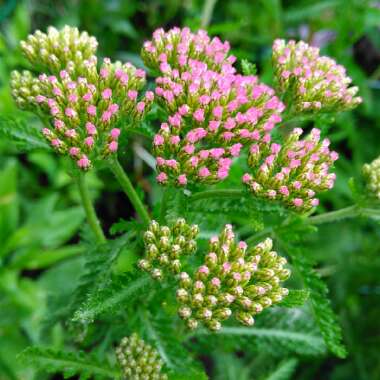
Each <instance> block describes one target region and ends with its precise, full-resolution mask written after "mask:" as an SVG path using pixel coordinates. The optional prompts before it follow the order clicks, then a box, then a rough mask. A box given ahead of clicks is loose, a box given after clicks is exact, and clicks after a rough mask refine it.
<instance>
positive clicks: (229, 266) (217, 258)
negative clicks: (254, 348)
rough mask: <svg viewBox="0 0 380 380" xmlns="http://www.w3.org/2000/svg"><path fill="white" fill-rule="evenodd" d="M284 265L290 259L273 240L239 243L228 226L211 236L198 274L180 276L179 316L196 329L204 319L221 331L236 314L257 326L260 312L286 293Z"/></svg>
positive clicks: (209, 325) (208, 324)
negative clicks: (274, 248) (274, 246)
mask: <svg viewBox="0 0 380 380" xmlns="http://www.w3.org/2000/svg"><path fill="white" fill-rule="evenodd" d="M284 264H286V260H285V261H284V260H283V258H282V257H280V256H278V255H277V254H276V253H275V252H274V251H272V241H271V239H266V240H265V241H263V242H261V243H259V244H257V245H256V246H255V247H251V248H249V247H247V244H246V243H245V242H236V241H235V235H234V232H233V229H232V226H231V225H226V226H225V228H224V230H223V231H222V232H221V234H220V235H219V236H218V237H213V238H211V239H210V243H209V253H208V254H206V255H205V263H204V264H203V265H201V266H200V267H199V268H198V270H196V272H195V273H194V274H193V276H190V275H189V274H187V273H186V272H183V273H181V274H180V284H181V288H179V289H178V291H177V300H178V302H179V304H180V305H181V306H180V308H179V310H178V314H179V316H180V317H181V318H182V319H185V320H187V326H188V327H190V328H192V329H194V328H195V327H196V326H198V325H199V324H200V323H203V324H204V325H205V326H206V327H207V328H209V329H210V330H213V331H215V330H218V329H220V327H221V322H222V321H223V320H226V319H228V318H229V317H230V316H231V315H234V316H235V318H236V319H237V320H238V321H239V322H241V323H243V324H245V325H248V326H251V325H252V324H253V321H254V320H253V316H254V315H256V314H258V313H260V312H261V311H262V310H263V309H264V308H266V307H269V306H271V305H272V304H275V303H278V302H280V301H281V300H282V299H283V298H284V297H285V296H286V294H287V289H286V288H281V287H280V281H283V280H285V279H287V278H288V277H289V275H290V271H289V270H288V269H286V268H284V267H283V265H284ZM285 290H286V291H285ZM195 322H197V323H195Z"/></svg>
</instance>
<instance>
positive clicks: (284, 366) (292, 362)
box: [266, 358, 298, 380]
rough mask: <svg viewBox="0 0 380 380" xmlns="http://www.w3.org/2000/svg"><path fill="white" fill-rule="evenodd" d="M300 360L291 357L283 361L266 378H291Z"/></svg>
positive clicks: (269, 379) (286, 379)
mask: <svg viewBox="0 0 380 380" xmlns="http://www.w3.org/2000/svg"><path fill="white" fill-rule="evenodd" d="M297 364H298V360H297V359H296V358H290V359H286V360H284V361H282V362H281V363H280V364H279V365H278V367H277V368H276V369H275V371H274V372H272V373H271V374H270V375H269V376H268V377H267V378H266V380H291V379H293V374H294V372H295V370H296V368H297Z"/></svg>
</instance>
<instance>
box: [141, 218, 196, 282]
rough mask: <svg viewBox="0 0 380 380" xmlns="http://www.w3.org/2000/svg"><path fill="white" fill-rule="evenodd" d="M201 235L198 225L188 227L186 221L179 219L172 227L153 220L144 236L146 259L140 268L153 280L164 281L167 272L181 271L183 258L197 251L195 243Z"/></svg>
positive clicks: (142, 261) (142, 260)
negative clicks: (199, 234)
mask: <svg viewBox="0 0 380 380" xmlns="http://www.w3.org/2000/svg"><path fill="white" fill-rule="evenodd" d="M198 233H199V227H198V226H197V225H195V224H194V225H191V226H190V225H188V224H187V223H186V221H185V219H182V218H180V219H177V220H176V221H175V223H174V224H173V225H172V226H171V227H168V226H160V225H159V224H158V223H157V222H156V221H155V220H153V221H152V222H151V223H150V225H149V229H148V231H146V232H145V234H144V243H145V252H146V258H145V259H141V260H140V261H139V263H138V265H139V267H140V268H141V269H143V270H145V271H147V272H149V273H150V274H151V275H152V277H153V278H155V279H159V280H160V279H162V277H163V275H164V273H163V272H166V271H169V272H171V273H172V274H176V273H179V272H180V271H181V265H182V264H181V258H182V257H183V256H185V255H191V254H192V253H194V252H195V251H196V249H197V243H196V241H195V239H196V237H197V235H198Z"/></svg>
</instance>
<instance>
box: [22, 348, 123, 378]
mask: <svg viewBox="0 0 380 380" xmlns="http://www.w3.org/2000/svg"><path fill="white" fill-rule="evenodd" d="M19 359H20V360H22V361H23V362H25V363H29V364H33V365H34V366H35V368H37V369H40V370H43V371H45V372H49V373H62V374H63V376H64V378H65V379H66V378H69V377H72V376H74V375H79V379H80V380H88V379H99V380H100V379H120V372H119V371H118V370H115V369H113V368H111V367H110V366H109V365H107V364H106V363H104V362H102V363H100V362H98V361H97V360H95V359H94V358H93V357H91V356H90V355H85V354H83V353H75V352H65V351H57V350H52V349H49V348H44V347H28V348H27V349H26V350H24V351H23V352H22V353H21V354H20V355H19Z"/></svg>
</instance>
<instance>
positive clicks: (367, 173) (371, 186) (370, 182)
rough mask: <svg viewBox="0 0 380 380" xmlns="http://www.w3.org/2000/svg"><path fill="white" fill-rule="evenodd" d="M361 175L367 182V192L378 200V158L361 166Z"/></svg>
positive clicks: (379, 176)
mask: <svg viewBox="0 0 380 380" xmlns="http://www.w3.org/2000/svg"><path fill="white" fill-rule="evenodd" d="M363 175H364V178H365V180H366V182H367V188H368V190H369V191H370V192H371V193H372V194H373V195H374V196H375V197H376V198H378V199H380V157H378V158H376V159H375V160H373V161H372V162H371V163H370V164H365V165H364V166H363Z"/></svg>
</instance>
